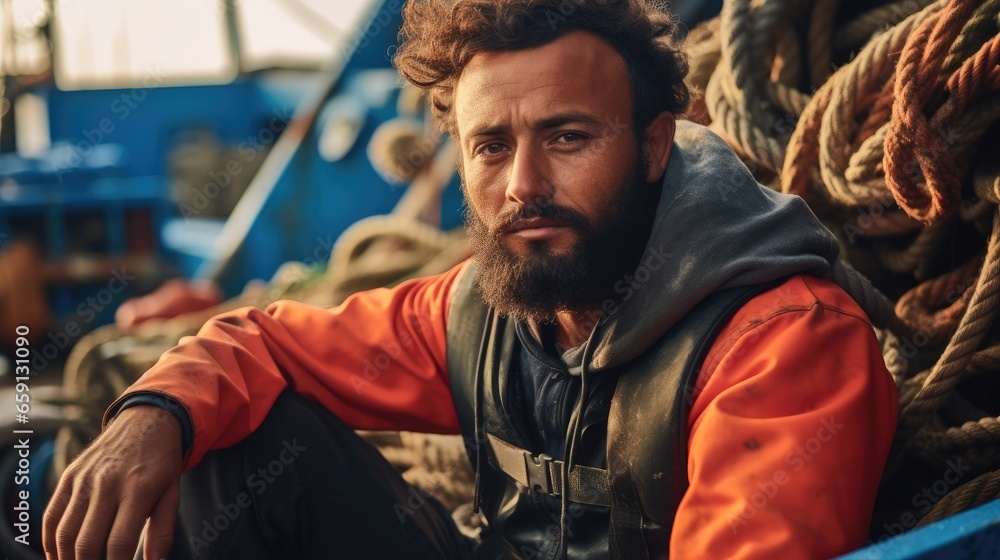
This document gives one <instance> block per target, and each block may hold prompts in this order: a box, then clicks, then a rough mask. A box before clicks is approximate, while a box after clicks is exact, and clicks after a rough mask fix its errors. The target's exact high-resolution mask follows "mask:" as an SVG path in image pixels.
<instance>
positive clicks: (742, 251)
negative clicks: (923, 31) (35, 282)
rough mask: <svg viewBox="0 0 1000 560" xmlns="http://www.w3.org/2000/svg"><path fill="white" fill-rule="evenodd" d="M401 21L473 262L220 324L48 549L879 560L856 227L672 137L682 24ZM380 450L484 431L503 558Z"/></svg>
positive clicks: (651, 7) (678, 125) (604, 6)
mask: <svg viewBox="0 0 1000 560" xmlns="http://www.w3.org/2000/svg"><path fill="white" fill-rule="evenodd" d="M404 21H405V24H404V28H403V31H402V35H403V37H404V39H405V40H404V42H403V44H402V45H401V47H400V49H399V51H398V53H397V54H396V56H395V62H396V64H397V67H398V68H399V70H400V72H401V74H402V75H403V76H404V77H405V78H406V79H408V80H409V81H410V82H412V83H414V84H416V85H417V86H419V87H422V88H425V89H427V90H428V91H429V93H430V95H431V100H432V103H433V108H434V118H435V119H436V121H437V124H438V125H439V126H440V127H441V128H442V129H443V130H446V131H448V132H450V133H451V135H452V136H453V138H454V139H455V140H456V142H457V144H458V145H459V147H460V151H461V156H460V162H459V168H460V172H461V176H462V180H463V189H464V193H465V196H466V201H467V204H468V208H467V216H468V219H467V228H468V232H469V236H470V238H471V241H472V247H473V249H474V257H473V258H472V260H471V262H468V263H465V264H463V265H461V266H458V267H456V268H455V269H453V270H451V271H448V272H446V273H444V274H441V275H438V276H434V277H429V278H422V279H416V280H412V281H408V282H405V283H403V284H401V285H399V286H398V287H396V288H393V289H379V290H373V291H368V292H363V293H359V294H356V295H354V296H353V297H351V298H349V299H348V300H346V301H345V302H344V303H343V304H342V305H340V306H338V307H335V308H331V309H320V308H314V307H309V306H306V305H303V304H299V303H293V302H279V303H276V304H274V305H271V306H270V307H269V308H268V309H267V310H263V311H262V310H259V309H242V310H239V311H235V312H232V313H227V314H224V315H220V316H218V317H216V318H215V319H213V320H211V321H209V322H208V323H207V324H206V325H205V326H204V328H203V329H202V330H201V331H200V332H199V334H198V335H197V336H196V337H189V338H185V339H184V340H182V341H181V343H180V344H179V345H178V346H177V347H176V348H174V349H172V350H171V351H169V352H167V353H166V354H164V356H163V357H162V358H161V359H160V361H159V362H158V363H157V364H156V365H155V366H154V367H153V368H152V369H150V370H149V371H148V372H147V373H146V374H145V375H144V376H143V377H142V378H141V379H140V380H139V381H138V382H137V383H136V384H135V385H134V386H132V387H131V388H130V389H129V390H128V391H127V392H126V393H125V394H124V395H123V396H122V397H121V398H120V399H119V400H118V401H117V402H116V403H115V404H114V405H113V406H112V407H111V408H110V410H109V411H108V414H107V416H106V424H107V426H106V429H105V431H104V433H103V434H102V435H101V436H100V437H99V438H98V439H97V441H96V442H95V443H94V445H92V446H91V447H90V448H89V449H87V450H86V451H85V452H84V453H83V454H82V455H81V456H80V458H79V459H78V460H77V461H76V462H75V463H74V464H73V465H71V466H70V468H69V469H68V470H67V471H66V473H65V475H64V476H63V478H62V480H61V482H60V484H59V486H58V488H57V490H56V492H55V495H54V497H53V498H52V501H51V503H50V505H49V507H48V510H47V513H46V516H45V520H44V523H45V529H44V543H45V548H46V551H47V553H48V554H49V556H50V558H77V559H88V558H99V557H105V555H106V557H108V558H112V559H123V558H127V557H130V556H131V555H132V552H133V551H134V550H135V547H136V545H137V542H138V539H139V536H140V532H141V530H142V529H143V526H144V524H146V523H147V519H148V527H147V528H146V533H145V541H144V553H145V556H146V557H147V558H161V557H166V556H167V554H168V553H169V554H172V555H173V557H177V558H330V557H338V558H360V557H366V558H442V557H443V558H580V559H591V558H607V557H612V558H650V557H651V558H665V557H667V556H668V555H670V556H672V557H674V558H768V559H770V558H819V557H829V556H833V555H836V554H839V553H843V552H846V551H848V550H851V549H853V548H855V547H857V546H859V545H861V544H863V543H864V541H865V537H866V534H867V529H868V523H869V518H870V516H871V510H872V506H873V502H874V496H875V491H876V488H877V486H878V481H879V478H880V475H881V472H882V469H883V466H884V463H885V460H886V456H887V454H888V449H889V445H890V442H891V439H892V435H893V430H894V428H895V419H896V412H897V411H896V407H897V403H896V397H895V389H894V385H893V382H892V379H891V378H890V376H889V374H888V372H887V371H886V368H885V365H884V363H883V361H882V356H881V353H880V351H879V346H878V343H877V341H876V338H875V334H874V332H873V329H872V326H871V324H870V322H869V320H868V318H867V317H866V315H865V314H864V312H863V311H862V310H861V309H860V308H859V306H858V304H857V303H855V301H854V300H853V299H852V298H851V297H850V296H849V295H848V294H847V293H846V292H845V291H843V290H842V289H841V288H840V287H838V286H837V285H836V284H834V283H833V282H831V281H829V280H826V279H824V276H826V275H827V274H828V272H829V270H830V269H831V267H832V266H833V264H834V263H835V261H836V258H837V253H838V247H837V243H836V241H835V239H834V237H833V235H831V233H830V232H829V231H827V230H826V229H825V228H824V227H823V226H822V225H821V224H820V223H819V222H818V221H817V219H816V218H815V216H814V215H813V214H812V213H811V212H810V211H809V209H808V208H807V207H806V205H805V204H804V203H803V202H802V201H801V200H800V199H798V198H795V197H791V196H785V195H781V194H777V193H774V192H772V191H770V190H768V189H766V188H764V187H762V186H760V185H759V184H757V182H756V181H755V180H754V179H753V177H752V176H751V174H750V172H749V171H748V170H747V169H746V167H744V166H743V165H742V163H741V162H740V161H739V159H738V158H737V157H736V155H735V154H734V153H733V152H732V150H731V149H729V148H728V147H727V145H726V144H725V143H724V142H723V141H722V140H721V139H720V138H718V137H717V136H715V135H713V134H712V133H710V132H709V131H707V130H706V129H705V128H703V127H700V126H697V125H694V124H691V123H684V122H681V121H678V120H677V118H676V116H677V115H678V114H680V113H682V112H683V110H684V108H685V104H686V103H687V100H688V92H687V89H686V88H685V86H684V83H683V78H684V75H685V72H686V63H685V60H684V58H683V56H682V55H681V54H680V53H679V51H678V49H677V48H676V47H675V46H674V45H673V44H672V43H671V40H670V37H671V36H672V34H673V33H674V31H675V26H674V24H673V23H672V21H671V19H670V18H669V16H668V15H666V14H665V13H664V12H662V11H661V10H660V9H659V8H658V6H657V5H655V4H653V3H652V2H650V1H647V0H620V1H598V0H593V1H587V2H583V1H580V2H569V3H567V2H565V1H564V0H458V1H457V2H455V1H453V0H419V1H414V2H412V3H410V4H409V5H408V6H407V7H406V8H405V11H404ZM354 429H375V430H412V431H424V432H438V433H450V434H456V433H461V434H463V435H464V436H465V440H466V442H467V448H468V451H469V456H470V459H471V461H472V464H473V466H474V467H475V469H476V496H475V506H476V508H477V509H479V510H481V511H482V513H483V514H484V516H485V518H486V520H487V523H488V526H487V528H486V529H485V530H484V531H483V534H482V535H481V536H480V538H478V539H476V540H471V539H468V538H466V537H463V536H462V534H461V533H460V532H459V531H458V530H457V528H456V526H455V524H454V523H453V522H452V520H451V518H450V516H449V513H448V511H447V510H445V509H444V508H443V507H441V505H440V504H439V503H437V502H436V501H435V500H433V499H430V498H425V497H422V499H420V500H416V502H417V504H416V506H415V507H407V509H406V512H407V513H406V515H399V506H400V504H410V505H411V506H412V505H413V504H414V499H413V498H414V496H415V495H417V494H415V493H414V492H413V491H412V489H411V488H410V487H409V486H408V485H407V484H406V483H405V482H404V481H403V480H402V479H401V478H400V477H399V475H398V474H397V473H396V472H395V471H394V469H393V468H392V467H391V466H390V465H389V464H388V463H387V462H386V461H385V460H384V459H383V458H382V457H381V456H380V455H379V454H378V453H377V452H376V451H375V450H374V448H372V447H371V446H369V445H367V444H365V443H364V442H362V441H361V440H360V439H359V438H358V436H357V435H356V434H355V433H354V431H353V430H354ZM185 471H187V473H186V474H185V475H184V476H183V477H182V476H181V474H182V473H183V472H185ZM178 504H179V505H178ZM178 510H179V515H178ZM219 516H222V517H219ZM219 519H222V521H223V522H224V523H223V522H219V523H216V521H218V520H219ZM175 520H177V521H176V523H175Z"/></svg>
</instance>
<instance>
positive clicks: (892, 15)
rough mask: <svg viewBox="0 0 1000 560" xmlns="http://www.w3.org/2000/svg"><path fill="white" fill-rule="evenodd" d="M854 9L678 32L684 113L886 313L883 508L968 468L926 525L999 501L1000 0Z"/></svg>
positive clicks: (786, 5) (750, 15) (740, 19)
mask: <svg viewBox="0 0 1000 560" xmlns="http://www.w3.org/2000/svg"><path fill="white" fill-rule="evenodd" d="M851 8H852V7H851V6H848V5H846V3H843V5H838V2H836V0H816V1H815V2H811V3H793V2H788V1H787V0H764V1H763V2H759V1H758V2H750V1H749V0H726V2H725V4H724V7H723V10H722V13H721V15H720V16H719V17H718V18H716V19H715V20H712V21H710V22H706V23H705V24H702V25H700V26H699V27H696V28H695V29H693V30H692V32H691V33H690V34H689V37H688V53H689V57H690V58H691V60H690V64H691V72H690V74H689V77H688V83H689V85H690V86H691V87H692V89H694V90H695V91H702V92H704V96H703V98H702V99H700V100H698V101H696V102H695V103H694V105H693V108H692V118H693V119H694V120H699V121H702V122H709V123H710V124H709V126H710V127H711V128H712V129H713V130H715V131H716V132H717V133H719V134H720V135H721V136H722V137H723V138H725V139H726V140H727V141H728V142H729V143H730V145H732V146H733V148H734V149H735V150H736V151H737V153H739V154H740V155H741V157H743V158H744V161H746V162H747V165H748V167H749V168H750V169H751V171H753V172H754V174H755V176H756V177H757V178H758V180H759V181H760V182H761V183H763V184H766V185H768V186H770V187H771V188H774V189H776V190H781V191H783V192H786V193H793V194H797V195H799V196H801V197H803V198H804V199H805V200H806V201H807V202H808V203H809V204H810V206H811V207H812V208H813V210H814V212H816V214H817V216H819V217H820V219H821V220H823V221H824V223H826V225H827V226H828V227H829V228H830V229H831V230H832V231H834V233H835V234H837V235H838V237H839V238H840V240H841V245H842V247H843V259H844V261H845V262H846V263H847V264H848V265H850V266H853V267H855V268H857V269H858V270H859V271H861V272H862V273H863V274H864V275H865V276H867V277H868V278H870V279H871V280H872V282H873V284H874V285H875V287H876V288H878V290H880V291H881V292H884V293H885V294H886V295H887V296H888V297H889V298H890V299H892V300H893V301H894V302H895V303H894V308H893V309H892V310H891V312H890V317H888V318H887V320H881V321H880V320H876V317H875V316H872V319H873V322H874V323H876V326H882V327H883V328H882V329H881V330H879V335H880V340H881V341H882V343H883V350H884V353H885V357H886V363H887V365H888V366H889V369H890V371H891V373H892V374H893V377H894V379H895V381H896V384H897V387H898V390H899V404H900V417H899V427H898V430H897V436H896V441H895V443H894V448H893V453H892V455H891V457H890V463H889V466H888V467H887V472H886V477H885V479H884V480H883V484H882V491H880V497H879V502H880V504H879V506H880V507H882V508H883V509H886V510H888V509H891V508H892V507H893V505H892V504H893V500H894V499H895V500H896V501H898V502H901V503H902V504H903V505H902V506H901V508H900V509H906V507H907V506H909V507H910V508H911V509H912V507H913V505H912V504H907V503H905V502H907V501H908V500H909V498H910V497H912V496H913V495H914V493H915V492H919V491H920V488H921V486H920V485H921V483H925V482H926V481H927V480H929V478H930V477H932V476H936V477H937V478H940V477H941V474H942V472H943V471H944V468H945V465H947V464H949V463H948V461H954V460H957V459H961V460H962V461H964V463H963V464H969V465H971V466H972V474H971V475H967V478H963V479H962V480H961V482H962V483H963V484H964V485H962V486H959V487H958V488H956V489H954V490H952V491H951V492H950V493H948V494H947V496H946V497H944V498H942V499H940V500H938V501H936V503H935V504H934V506H933V507H932V508H930V509H929V510H926V511H919V512H915V513H917V514H918V515H917V517H921V516H922V518H923V521H922V523H927V522H930V521H934V520H937V519H941V518H943V517H945V516H947V515H949V514H952V513H956V512H959V511H962V510H965V509H968V508H970V507H972V506H975V505H978V504H980V503H983V502H985V501H989V500H992V499H996V498H1000V417H998V416H997V415H998V414H1000V403H998V402H997V401H996V399H990V398H989V396H990V395H993V394H997V393H996V392H995V391H996V389H997V388H998V387H997V385H998V382H1000V375H998V374H1000V332H998V326H997V325H996V321H994V319H995V317H996V316H997V313H998V309H1000V211H998V204H1000V161H998V159H1000V148H998V146H1000V125H998V124H997V123H998V119H1000V0H985V1H984V0H938V1H936V2H930V1H929V0H905V1H901V2H896V3H891V4H887V5H883V6H879V7H876V8H874V9H871V10H869V11H867V12H864V13H860V14H852V13H850V12H851ZM834 65H839V67H838V68H836V70H835V71H834ZM852 295H853V294H852ZM866 310H867V309H866ZM869 314H870V315H872V314H871V313H869ZM903 465H906V466H905V467H904V466H903ZM915 465H916V466H915ZM933 473H936V475H934V474H933ZM897 505H898V504H897ZM897 516H898V511H897ZM897 519H898V517H897ZM875 533H877V531H876V532H875Z"/></svg>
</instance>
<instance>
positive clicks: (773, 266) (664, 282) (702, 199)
mask: <svg viewBox="0 0 1000 560" xmlns="http://www.w3.org/2000/svg"><path fill="white" fill-rule="evenodd" d="M838 252H839V245H838V243H837V239H836V238H835V237H834V235H833V233H832V232H830V231H829V230H828V229H827V228H826V227H825V226H823V224H821V223H820V221H819V219H818V218H817V217H816V216H815V214H813V212H812V210H810V209H809V207H808V206H807V205H806V203H805V202H804V201H803V200H802V199H801V198H799V197H797V196H792V195H785V194H781V193H778V192H775V191H773V190H771V189H768V188H767V187H764V186H762V185H760V184H759V183H757V181H756V180H755V179H754V177H753V175H751V173H750V170H749V169H747V167H746V166H745V165H744V164H743V162H742V161H740V159H739V158H738V157H737V156H736V154H735V153H734V152H733V150H732V148H730V147H729V145H727V144H726V143H725V141H723V140H722V139H721V138H720V137H719V136H717V135H716V134H715V133H713V132H711V131H710V130H708V129H707V128H705V127H704V126H701V125H697V124H694V123H691V122H686V121H678V122H677V130H676V133H675V135H674V146H673V149H672V151H671V153H670V160H669V162H668V165H667V170H666V173H665V175H664V177H663V192H662V193H661V195H660V201H659V204H658V206H657V210H656V217H655V221H654V224H653V228H652V231H651V233H650V237H649V242H648V243H647V245H646V250H645V251H644V253H643V255H642V257H641V259H640V262H639V266H638V268H637V269H636V270H635V271H633V272H632V273H630V274H629V275H628V276H624V275H623V277H622V279H621V280H620V281H619V282H617V283H616V284H615V286H614V292H615V293H614V294H613V297H610V298H609V299H608V300H607V301H606V302H605V304H604V306H603V309H604V315H603V316H602V318H601V320H600V321H599V322H598V323H597V326H596V327H595V328H594V331H593V332H592V333H591V336H590V339H589V340H588V342H587V343H585V344H584V345H581V346H579V347H576V348H573V349H570V350H568V351H567V352H566V353H564V354H563V360H564V361H565V362H566V363H567V365H568V366H569V369H570V373H573V374H580V373H581V371H582V370H584V369H586V371H587V372H588V374H589V373H593V372H596V371H600V370H603V369H608V368H611V367H614V366H616V365H619V364H622V363H625V362H628V361H630V360H632V359H634V358H636V357H638V356H639V355H640V354H642V353H643V352H644V351H645V350H647V349H648V348H649V347H650V346H652V345H653V343H655V342H656V341H657V340H658V339H659V338H660V337H661V336H662V335H663V334H664V333H665V332H666V331H667V330H669V329H670V327H672V326H673V325H674V324H675V323H676V322H677V321H678V320H680V319H681V318H682V317H683V316H684V315H685V314H686V313H687V312H688V311H690V310H691V309H693V308H694V307H695V306H696V305H697V304H698V303H699V302H700V301H701V300H703V299H704V298H706V297H708V296H709V295H711V294H712V293H714V292H716V291H720V290H725V289H728V288H736V287H740V286H749V285H754V284H761V283H766V282H771V281H775V280H778V279H781V278H784V277H787V276H790V275H794V274H810V275H815V276H825V275H826V274H827V273H828V272H829V270H830V268H831V266H832V265H833V263H834V262H835V261H836V259H837V255H838ZM588 346H589V348H587V347H588ZM585 355H586V357H587V362H588V363H587V364H586V368H584V363H583V360H584V356H585Z"/></svg>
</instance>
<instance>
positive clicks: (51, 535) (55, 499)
mask: <svg viewBox="0 0 1000 560" xmlns="http://www.w3.org/2000/svg"><path fill="white" fill-rule="evenodd" d="M71 487H72V482H71V478H70V477H68V476H64V477H63V479H62V480H61V481H60V482H59V485H58V486H57V487H56V490H55V492H53V494H52V498H51V499H50V500H49V505H48V507H47V508H46V509H45V515H44V516H43V517H42V547H43V548H44V549H45V553H46V557H47V558H55V554H56V529H57V528H58V527H59V521H60V520H61V519H62V516H63V513H64V512H65V511H66V506H68V505H69V498H70V496H71V495H72V490H71Z"/></svg>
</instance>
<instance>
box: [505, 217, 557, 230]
mask: <svg viewBox="0 0 1000 560" xmlns="http://www.w3.org/2000/svg"><path fill="white" fill-rule="evenodd" d="M560 227H566V222H563V221H561V220H556V219H553V218H527V219H524V220H518V221H516V222H514V223H513V224H511V225H509V226H507V227H505V228H503V232H504V233H517V232H519V231H527V230H532V229H544V228H560Z"/></svg>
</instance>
